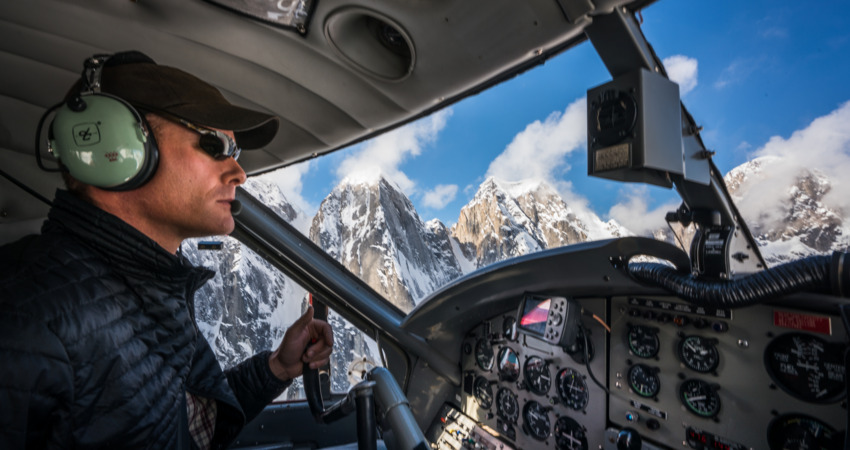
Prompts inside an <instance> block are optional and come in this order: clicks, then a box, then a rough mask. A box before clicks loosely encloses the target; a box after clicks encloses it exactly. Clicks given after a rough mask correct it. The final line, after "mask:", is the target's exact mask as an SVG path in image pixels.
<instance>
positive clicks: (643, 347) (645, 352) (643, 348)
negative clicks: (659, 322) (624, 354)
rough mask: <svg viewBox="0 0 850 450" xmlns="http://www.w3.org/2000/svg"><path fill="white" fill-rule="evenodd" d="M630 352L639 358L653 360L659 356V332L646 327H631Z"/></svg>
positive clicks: (629, 336) (629, 335)
mask: <svg viewBox="0 0 850 450" xmlns="http://www.w3.org/2000/svg"><path fill="white" fill-rule="evenodd" d="M627 338H628V342H629V350H630V351H631V352H632V354H633V355H635V356H637V357H638V358H652V357H654V356H655V355H657V354H658V349H659V348H660V344H659V341H658V330H657V329H656V328H653V327H648V326H644V325H634V326H631V327H629V334H628V337H627Z"/></svg>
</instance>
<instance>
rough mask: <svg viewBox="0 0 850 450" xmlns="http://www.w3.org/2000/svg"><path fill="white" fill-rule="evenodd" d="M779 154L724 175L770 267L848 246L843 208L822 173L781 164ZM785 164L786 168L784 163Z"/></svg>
mask: <svg viewBox="0 0 850 450" xmlns="http://www.w3.org/2000/svg"><path fill="white" fill-rule="evenodd" d="M782 162H783V161H782V160H781V159H780V158H778V157H762V158H757V159H754V160H752V161H749V162H747V163H744V164H742V165H740V166H738V167H736V168H734V169H732V170H731V171H729V173H728V174H727V175H726V177H725V178H724V179H725V181H726V185H727V187H728V188H729V192H730V194H731V195H732V197H733V199H734V200H735V203H736V204H737V205H738V208H739V210H740V211H741V215H743V216H744V219H745V220H746V221H747V224H748V225H749V227H750V231H751V232H752V233H753V236H754V237H755V238H756V240H757V241H758V243H759V246H760V248H761V252H762V254H763V255H764V257H765V259H766V260H767V262H768V263H769V264H770V265H776V264H778V263H782V262H786V261H791V260H795V259H799V258H802V257H805V256H810V255H815V254H828V253H831V252H833V251H847V249H848V247H850V224H848V223H846V222H845V220H844V216H845V213H846V212H845V211H842V210H841V209H840V208H838V207H836V206H834V204H833V203H832V202H830V201H829V200H830V199H829V196H830V195H834V194H836V193H835V192H833V189H832V182H831V181H830V179H829V178H828V177H827V176H826V175H824V174H823V173H822V172H820V171H817V170H813V169H807V168H804V167H800V168H799V169H797V170H795V171H794V172H791V173H788V172H787V170H777V169H778V168H779V167H783V166H781V165H782ZM784 167H787V166H784Z"/></svg>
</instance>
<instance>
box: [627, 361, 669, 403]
mask: <svg viewBox="0 0 850 450" xmlns="http://www.w3.org/2000/svg"><path fill="white" fill-rule="evenodd" d="M629 387H630V388H632V390H633V391H634V392H635V394H637V395H640V396H641V397H655V396H656V395H658V391H659V390H660V389H661V380H659V379H658V369H655V368H652V367H649V366H646V365H643V364H635V365H633V366H632V367H631V368H630V369H629Z"/></svg>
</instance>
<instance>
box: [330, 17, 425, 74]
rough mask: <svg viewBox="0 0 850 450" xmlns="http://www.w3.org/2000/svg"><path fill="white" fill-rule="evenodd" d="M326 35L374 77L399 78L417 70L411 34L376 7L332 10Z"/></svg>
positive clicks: (352, 62) (347, 59) (349, 60)
mask: <svg viewBox="0 0 850 450" xmlns="http://www.w3.org/2000/svg"><path fill="white" fill-rule="evenodd" d="M325 38H326V39H327V41H328V43H329V44H330V46H331V48H333V49H334V51H336V53H337V54H338V55H339V56H340V57H341V58H342V59H343V60H344V61H345V62H346V63H347V64H349V65H351V66H352V67H354V68H355V69H357V70H359V71H361V72H363V73H365V74H366V75H369V76H371V77H374V78H377V79H380V80H383V81H392V82H397V81H401V80H403V79H405V78H407V77H408V76H409V75H410V74H411V73H412V72H413V67H414V65H415V62H416V53H415V51H414V47H413V42H412V41H411V39H410V36H408V34H407V33H406V32H405V31H404V29H403V28H402V27H401V26H400V25H399V24H397V23H395V22H394V21H392V20H391V19H389V18H388V17H386V16H384V15H381V14H379V13H376V12H374V11H370V10H368V9H362V8H345V9H341V10H338V11H335V12H333V13H331V14H330V15H329V16H328V19H327V21H326V22H325Z"/></svg>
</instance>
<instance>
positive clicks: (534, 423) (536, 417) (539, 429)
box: [522, 400, 552, 441]
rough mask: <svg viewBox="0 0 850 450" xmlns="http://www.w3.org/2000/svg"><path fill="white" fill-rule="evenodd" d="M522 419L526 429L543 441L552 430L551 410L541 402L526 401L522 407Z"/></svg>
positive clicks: (532, 435) (535, 437)
mask: <svg viewBox="0 0 850 450" xmlns="http://www.w3.org/2000/svg"><path fill="white" fill-rule="evenodd" d="M522 420H523V423H524V429H525V431H527V432H528V434H529V435H530V436H531V437H533V438H534V439H537V440H538V441H542V440H544V439H546V438H547V437H549V432H550V431H551V430H552V423H551V422H550V421H549V411H547V410H546V408H544V407H543V405H541V404H540V403H537V402H536V401H534V400H532V401H530V402H528V403H526V404H525V406H524V407H523V408H522Z"/></svg>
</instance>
